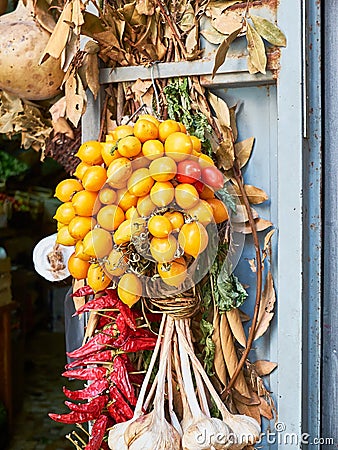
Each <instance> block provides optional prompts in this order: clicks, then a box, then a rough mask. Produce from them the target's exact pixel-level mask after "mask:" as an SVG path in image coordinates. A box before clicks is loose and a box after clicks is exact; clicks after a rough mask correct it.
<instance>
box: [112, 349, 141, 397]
mask: <svg viewBox="0 0 338 450" xmlns="http://www.w3.org/2000/svg"><path fill="white" fill-rule="evenodd" d="M110 379H111V381H112V382H113V383H114V384H115V385H116V386H117V387H118V389H119V390H120V391H121V393H122V394H123V395H124V396H125V397H126V399H127V400H128V401H129V403H130V404H131V405H133V406H135V405H136V402H137V398H136V395H135V389H134V386H133V385H132V384H131V382H130V379H129V374H128V371H127V368H126V364H125V361H124V360H123V358H121V356H116V357H115V358H114V363H113V371H112V372H111V374H110Z"/></svg>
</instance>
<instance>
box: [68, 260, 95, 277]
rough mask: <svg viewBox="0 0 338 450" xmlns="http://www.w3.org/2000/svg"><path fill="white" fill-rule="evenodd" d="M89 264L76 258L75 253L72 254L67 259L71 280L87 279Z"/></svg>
mask: <svg viewBox="0 0 338 450" xmlns="http://www.w3.org/2000/svg"><path fill="white" fill-rule="evenodd" d="M89 266H90V263H89V262H88V261H84V260H83V259H80V258H78V257H77V256H76V255H75V253H73V254H72V255H71V256H70V258H69V259H68V270H69V273H70V274H71V276H72V277H73V278H75V279H76V280H83V279H85V278H87V274H88V269H89Z"/></svg>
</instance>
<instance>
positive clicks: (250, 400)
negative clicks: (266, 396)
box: [232, 389, 260, 406]
mask: <svg viewBox="0 0 338 450" xmlns="http://www.w3.org/2000/svg"><path fill="white" fill-rule="evenodd" d="M249 391H250V395H251V396H250V397H244V396H243V395H241V394H240V393H239V392H237V391H236V389H234V390H233V393H232V396H233V399H234V400H237V401H239V402H241V403H243V404H244V405H247V406H254V405H256V406H258V405H259V404H260V398H259V397H258V395H257V394H256V392H254V391H252V390H251V389H250V390H249Z"/></svg>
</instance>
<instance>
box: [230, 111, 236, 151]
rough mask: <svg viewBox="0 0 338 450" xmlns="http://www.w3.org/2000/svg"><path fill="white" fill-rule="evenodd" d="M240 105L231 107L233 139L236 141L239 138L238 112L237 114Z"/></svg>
mask: <svg viewBox="0 0 338 450" xmlns="http://www.w3.org/2000/svg"><path fill="white" fill-rule="evenodd" d="M237 109H238V105H237V104H236V105H234V106H231V108H229V112H230V128H231V131H232V136H233V141H234V142H236V141H237V138H238V130H237V123H236V114H237ZM235 154H236V144H235Z"/></svg>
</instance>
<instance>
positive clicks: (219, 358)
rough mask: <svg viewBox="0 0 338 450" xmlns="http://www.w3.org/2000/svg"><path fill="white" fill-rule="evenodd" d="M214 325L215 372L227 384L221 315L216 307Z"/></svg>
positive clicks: (224, 384)
mask: <svg viewBox="0 0 338 450" xmlns="http://www.w3.org/2000/svg"><path fill="white" fill-rule="evenodd" d="M212 326H213V328H214V331H213V333H212V341H213V343H214V344H215V359H214V367H215V372H216V375H217V377H218V379H219V380H220V382H221V383H222V384H223V386H226V385H227V370H226V366H225V361H224V357H223V352H222V344H221V336H220V315H219V313H218V311H217V310H216V309H215V312H214V318H213V323H212Z"/></svg>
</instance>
